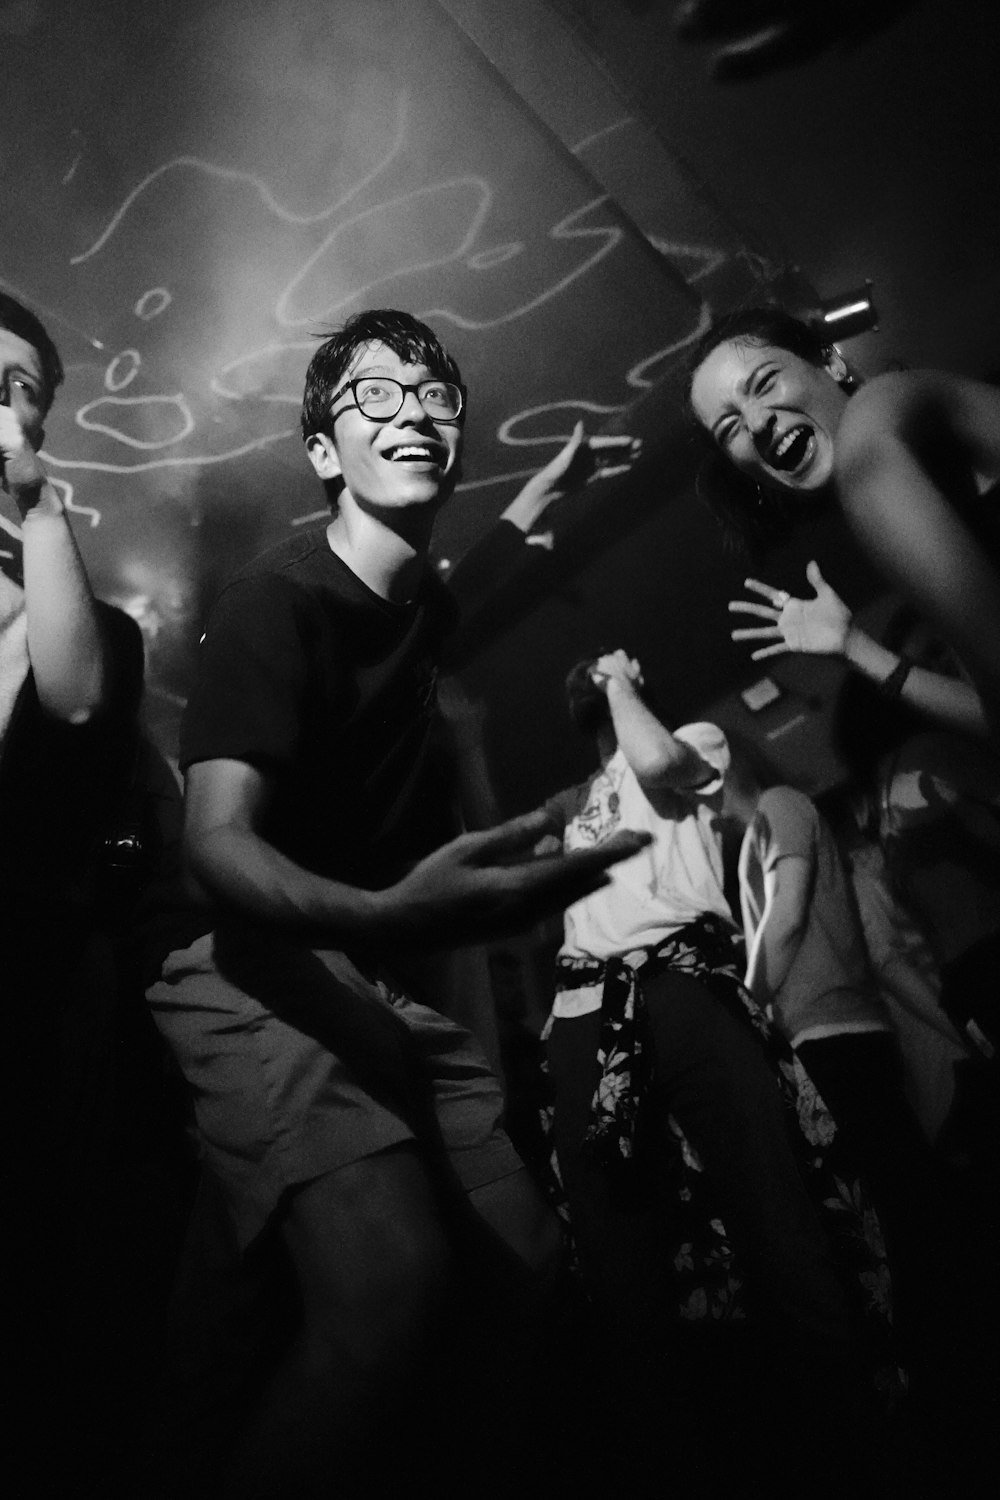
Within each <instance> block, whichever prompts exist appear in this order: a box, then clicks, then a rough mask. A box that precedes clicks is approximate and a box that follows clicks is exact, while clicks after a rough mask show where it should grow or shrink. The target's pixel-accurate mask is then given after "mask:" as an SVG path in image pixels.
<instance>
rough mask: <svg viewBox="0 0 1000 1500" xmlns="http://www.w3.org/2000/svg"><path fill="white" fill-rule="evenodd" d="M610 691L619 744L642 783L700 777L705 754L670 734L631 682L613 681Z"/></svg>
mask: <svg viewBox="0 0 1000 1500" xmlns="http://www.w3.org/2000/svg"><path fill="white" fill-rule="evenodd" d="M607 693H608V707H609V708H610V710H611V721H612V723H613V725H614V730H615V736H616V738H617V740H618V745H619V747H620V749H621V751H622V753H623V754H624V756H625V759H626V760H627V761H628V763H629V765H630V766H631V768H632V770H633V771H634V772H635V774H636V777H637V779H638V781H639V783H640V785H645V784H649V785H656V784H660V785H663V786H676V787H685V786H690V785H692V784H693V783H695V782H696V781H697V780H698V779H699V778H700V776H701V773H702V771H703V769H704V767H703V763H702V759H701V756H700V755H699V754H698V752H697V751H696V750H694V749H693V748H692V747H691V746H690V745H687V744H685V742H684V741H683V740H679V739H677V738H676V736H675V735H673V734H671V733H670V730H669V729H667V727H666V725H665V724H662V723H661V722H660V720H659V719H658V718H657V717H656V715H655V714H654V713H653V712H652V710H651V709H649V708H647V707H646V705H645V703H643V701H642V699H641V698H640V697H639V695H638V693H637V692H636V690H635V689H634V688H633V687H632V685H631V684H627V685H626V684H622V683H619V682H616V681H614V680H612V681H610V682H609V683H608V687H607Z"/></svg>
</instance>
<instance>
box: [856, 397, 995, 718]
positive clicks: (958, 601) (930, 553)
mask: <svg viewBox="0 0 1000 1500" xmlns="http://www.w3.org/2000/svg"><path fill="white" fill-rule="evenodd" d="M931 451H935V452H937V453H946V454H947V456H948V459H949V461H950V463H951V464H952V465H953V467H954V471H955V472H961V473H962V475H963V476H964V477H965V478H967V479H968V480H969V482H970V483H971V482H973V481H974V479H975V477H976V476H980V477H981V478H982V479H983V480H991V479H995V478H997V477H998V476H1000V390H997V389H996V388H995V387H993V386H989V385H985V384H983V383H981V382H979V381H974V380H967V379H963V378H960V377H958V376H954V375H946V374H942V373H940V372H937V371H917V372H912V373H904V374H896V375H883V376H880V377H878V379H876V380H874V381H872V382H871V383H870V384H869V385H867V386H864V387H862V389H861V390H860V391H859V392H858V394H857V395H856V396H855V397H853V398H852V400H851V402H850V403H849V404H848V408H847V411H846V413H845V416H844V420H843V423H842V426H841V430H840V433H839V434H838V440H837V462H836V483H837V491H838V494H839V497H840V501H841V504H842V506H843V509H844V513H845V515H846V516H847V518H848V520H849V522H850V524H851V526H852V527H853V529H854V531H855V533H856V534H857V536H858V538H859V540H860V541H861V543H862V545H863V546H864V547H865V548H866V549H867V551H868V552H869V554H870V555H871V557H872V558H873V560H874V561H875V563H876V564H877V565H878V566H879V567H880V568H881V569H882V570H883V572H884V573H885V574H886V576H887V578H888V579H889V580H890V581H891V582H892V583H894V584H895V585H896V586H897V587H898V588H899V589H900V591H901V592H902V593H904V594H905V595H906V596H907V598H908V599H909V600H910V601H911V602H912V603H913V604H914V605H915V606H916V608H917V609H918V610H919V611H920V613H921V614H922V615H923V616H924V618H925V619H926V620H928V621H929V622H930V623H931V624H932V625H934V626H936V628H937V629H938V631H939V632H940V634H941V636H942V637H943V638H944V639H945V640H946V641H947V642H948V644H949V645H950V646H951V647H952V649H953V650H954V651H955V652H956V653H957V655H958V657H959V659H960V660H961V662H962V664H963V666H964V667H965V669H966V670H967V672H968V673H969V676H970V678H971V679H972V683H973V685H974V687H975V688H976V690H977V692H978V694H979V697H980V699H981V701H982V704H983V708H984V711H985V714H986V717H987V720H988V722H989V724H990V727H991V729H992V731H993V733H994V735H1000V573H998V571H997V568H996V566H995V565H994V563H993V562H992V561H991V559H990V558H989V557H988V556H987V554H986V553H985V551H984V550H983V548H982V547H981V546H980V544H979V543H978V542H977V541H976V540H975V538H974V537H973V536H972V534H971V533H970V531H969V530H968V529H967V528H966V526H965V525H964V524H963V523H962V521H961V519H960V518H959V515H958V514H957V511H956V508H955V503H954V500H955V497H954V496H952V495H950V494H949V493H947V492H946V490H945V489H943V488H942V483H941V481H940V480H939V478H938V477H937V475H936V473H932V472H931V470H930V468H929V466H928V462H927V458H926V454H927V453H928V452H931Z"/></svg>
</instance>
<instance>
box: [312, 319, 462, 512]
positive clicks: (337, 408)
mask: <svg viewBox="0 0 1000 1500" xmlns="http://www.w3.org/2000/svg"><path fill="white" fill-rule="evenodd" d="M432 373H433V372H432V371H431V370H429V369H428V368H427V367H426V365H422V364H420V365H411V364H407V363H406V362H405V361H403V360H401V359H400V357H399V355H398V354H394V353H393V351H392V350H391V349H389V348H387V346H386V345H385V344H382V343H373V344H365V345H363V346H362V347H361V348H360V349H359V350H358V351H357V352H356V354H355V356H354V359H353V360H352V362H351V364H350V366H349V367H348V368H347V369H346V370H345V371H344V373H343V375H342V377H341V379H340V380H339V381H338V383H337V384H338V389H339V387H340V386H343V385H344V384H346V382H347V381H348V380H352V379H358V378H360V377H361V376H368V375H389V376H391V377H392V378H393V379H394V380H398V381H400V382H401V383H402V384H403V385H417V384H419V382H420V381H422V380H427V379H429V378H430V377H431V375H432ZM331 430H332V432H333V434H334V435H333V437H332V438H329V437H321V438H318V439H315V440H313V442H311V443H310V449H309V452H310V457H311V458H312V461H313V466H314V468H315V469H316V471H317V473H319V474H320V476H321V477H322V478H325V479H328V478H334V477H336V476H337V475H339V476H340V477H342V478H343V481H344V484H345V485H346V487H347V489H348V490H349V491H350V494H351V497H352V498H353V499H354V500H355V501H356V502H357V503H358V504H359V505H360V506H362V507H363V508H365V509H369V508H371V509H390V510H400V509H404V508H406V507H408V506H414V505H417V506H431V507H435V508H436V507H437V506H439V505H442V504H443V503H444V502H445V500H447V499H448V497H449V495H450V494H451V492H452V490H453V489H454V488H455V484H456V482H457V480H458V474H459V460H460V458H461V453H462V426H461V423H460V422H436V421H434V419H433V418H431V417H429V416H428V415H427V413H426V412H425V411H424V409H423V407H422V406H421V404H420V402H419V401H418V400H417V395H416V392H415V391H407V392H406V395H405V397H404V400H403V405H402V407H401V408H400V410H399V411H398V412H397V413H396V415H395V416H394V417H393V418H392V420H391V421H389V422H372V421H369V419H368V418H367V417H364V416H362V414H361V412H360V411H358V409H357V407H356V406H355V405H354V404H353V396H352V394H351V392H350V391H346V392H345V393H344V395H342V396H340V397H339V399H338V400H337V401H335V402H334V404H333V407H332V409H331Z"/></svg>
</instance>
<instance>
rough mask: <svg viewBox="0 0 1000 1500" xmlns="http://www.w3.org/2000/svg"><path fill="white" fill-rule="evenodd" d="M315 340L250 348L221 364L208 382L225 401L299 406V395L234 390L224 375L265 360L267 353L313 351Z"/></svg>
mask: <svg viewBox="0 0 1000 1500" xmlns="http://www.w3.org/2000/svg"><path fill="white" fill-rule="evenodd" d="M315 349H316V340H315V339H311V340H310V341H309V342H308V343H305V342H303V343H301V344H264V345H263V346H262V347H261V348H260V349H251V351H250V353H249V354H240V355H238V356H237V358H236V359H231V360H230V361H229V363H228V364H225V365H223V366H222V369H221V370H220V371H219V373H218V374H217V375H213V376H212V379H211V380H210V382H209V384H210V386H211V388H212V390H213V391H214V392H215V394H216V395H217V396H223V397H225V399H226V400H227V401H248V400H253V401H280V402H282V403H284V404H287V405H290V406H301V404H302V397H301V396H292V395H288V396H280V395H271V396H264V395H258V394H257V392H256V391H252V392H249V393H248V392H247V391H236V390H233V389H232V388H231V387H230V386H228V385H226V383H225V377H226V376H227V375H228V374H229V373H230V371H232V370H238V369H239V368H240V366H241V365H248V364H251V363H252V362H253V361H254V360H261V361H263V360H265V359H266V358H267V357H268V356H269V355H272V356H276V357H278V358H280V357H281V355H283V354H302V353H306V352H308V353H310V354H312V353H314V352H315Z"/></svg>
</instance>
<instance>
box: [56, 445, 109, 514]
mask: <svg viewBox="0 0 1000 1500" xmlns="http://www.w3.org/2000/svg"><path fill="white" fill-rule="evenodd" d="M45 458H46V459H48V454H46V455H45ZM49 484H51V485H52V486H53V487H54V488H55V489H57V490H58V491H59V496H60V499H61V500H62V503H63V505H65V507H66V509H67V510H68V511H69V512H70V513H71V514H72V515H74V516H89V518H90V529H91V531H93V529H94V527H95V526H100V524H101V512H100V511H99V510H96V509H95V508H94V506H92V505H74V503H73V486H72V485H71V484H70V482H69V480H68V479H59V478H57V477H56V475H54V474H50V475H49Z"/></svg>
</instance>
